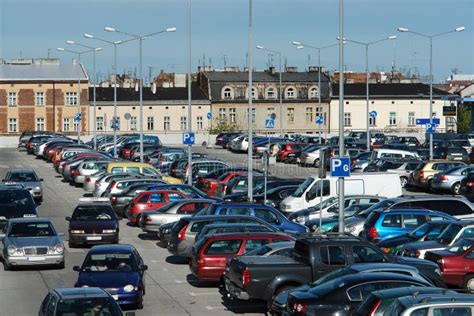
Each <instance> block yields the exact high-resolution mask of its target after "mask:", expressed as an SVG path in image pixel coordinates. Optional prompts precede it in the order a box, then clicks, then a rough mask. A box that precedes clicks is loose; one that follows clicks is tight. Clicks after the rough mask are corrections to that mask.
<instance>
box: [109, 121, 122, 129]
mask: <svg viewBox="0 0 474 316" xmlns="http://www.w3.org/2000/svg"><path fill="white" fill-rule="evenodd" d="M110 128H111V129H114V120H110ZM115 129H120V120H118V119H116V120H115Z"/></svg>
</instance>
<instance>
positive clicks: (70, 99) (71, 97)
mask: <svg viewBox="0 0 474 316" xmlns="http://www.w3.org/2000/svg"><path fill="white" fill-rule="evenodd" d="M66 105H77V92H66Z"/></svg>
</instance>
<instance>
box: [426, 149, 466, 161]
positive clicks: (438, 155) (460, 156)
mask: <svg viewBox="0 0 474 316" xmlns="http://www.w3.org/2000/svg"><path fill="white" fill-rule="evenodd" d="M433 158H434V159H444V160H449V161H462V162H464V163H469V162H470V159H469V153H468V152H467V151H466V149H464V148H462V147H444V146H442V147H438V148H435V149H434V151H433Z"/></svg>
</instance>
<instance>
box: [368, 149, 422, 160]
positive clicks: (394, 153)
mask: <svg viewBox="0 0 474 316" xmlns="http://www.w3.org/2000/svg"><path fill="white" fill-rule="evenodd" d="M380 158H399V159H402V158H413V159H420V156H419V155H418V154H417V153H415V152H412V151H407V150H398V149H388V148H379V149H375V150H374V151H373V152H372V155H371V156H370V159H369V160H372V161H373V160H375V159H380Z"/></svg>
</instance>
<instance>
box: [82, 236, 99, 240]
mask: <svg viewBox="0 0 474 316" xmlns="http://www.w3.org/2000/svg"><path fill="white" fill-rule="evenodd" d="M86 240H102V237H101V236H88V237H86Z"/></svg>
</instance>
